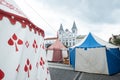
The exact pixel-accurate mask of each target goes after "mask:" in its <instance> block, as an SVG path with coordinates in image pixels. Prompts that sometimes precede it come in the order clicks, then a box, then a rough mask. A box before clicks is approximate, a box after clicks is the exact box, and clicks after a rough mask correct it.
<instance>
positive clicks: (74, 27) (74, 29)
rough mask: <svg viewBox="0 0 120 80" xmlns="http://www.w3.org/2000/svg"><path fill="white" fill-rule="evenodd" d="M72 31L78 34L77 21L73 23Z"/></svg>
mask: <svg viewBox="0 0 120 80" xmlns="http://www.w3.org/2000/svg"><path fill="white" fill-rule="evenodd" d="M72 33H74V34H77V27H76V24H75V21H74V23H73V27H72Z"/></svg>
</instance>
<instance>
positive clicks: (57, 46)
mask: <svg viewBox="0 0 120 80" xmlns="http://www.w3.org/2000/svg"><path fill="white" fill-rule="evenodd" d="M48 49H66V47H65V46H64V45H63V44H62V43H61V42H60V41H59V40H58V39H57V40H56V41H55V42H54V43H53V44H52V45H51V46H49V47H48Z"/></svg>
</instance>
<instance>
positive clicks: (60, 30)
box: [59, 24, 64, 34]
mask: <svg viewBox="0 0 120 80" xmlns="http://www.w3.org/2000/svg"><path fill="white" fill-rule="evenodd" d="M62 32H64V30H63V26H62V24H60V28H59V34H61V33H62Z"/></svg>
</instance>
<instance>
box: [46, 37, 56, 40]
mask: <svg viewBox="0 0 120 80" xmlns="http://www.w3.org/2000/svg"><path fill="white" fill-rule="evenodd" d="M56 39H57V37H50V38H45V39H44V40H56Z"/></svg>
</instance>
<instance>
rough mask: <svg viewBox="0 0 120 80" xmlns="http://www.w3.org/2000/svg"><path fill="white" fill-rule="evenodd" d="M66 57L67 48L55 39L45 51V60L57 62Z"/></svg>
mask: <svg viewBox="0 0 120 80" xmlns="http://www.w3.org/2000/svg"><path fill="white" fill-rule="evenodd" d="M66 57H68V53H67V48H66V47H65V46H64V45H63V44H62V43H61V42H60V41H59V40H58V39H57V40H56V41H55V42H54V43H53V44H52V45H51V46H49V47H48V49H47V60H48V61H54V62H59V61H63V58H66Z"/></svg>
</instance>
